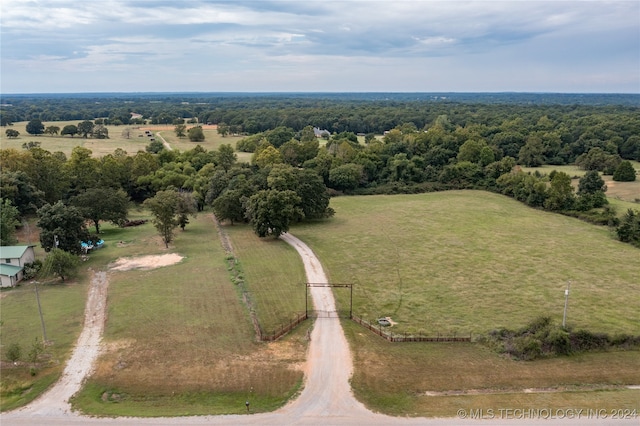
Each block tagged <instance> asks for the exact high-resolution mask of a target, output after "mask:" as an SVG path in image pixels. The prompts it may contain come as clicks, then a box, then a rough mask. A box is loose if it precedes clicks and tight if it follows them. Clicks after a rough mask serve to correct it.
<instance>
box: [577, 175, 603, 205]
mask: <svg viewBox="0 0 640 426" xmlns="http://www.w3.org/2000/svg"><path fill="white" fill-rule="evenodd" d="M606 190H607V186H606V185H605V184H604V180H603V179H602V178H601V177H600V174H599V173H598V172H597V171H595V170H589V171H588V172H587V173H585V175H584V176H583V177H582V178H580V182H579V183H578V208H579V209H580V210H583V211H587V210H591V209H594V208H600V207H602V206H604V205H605V204H607V203H608V201H607V197H606V196H605V195H604V193H605V191H606Z"/></svg>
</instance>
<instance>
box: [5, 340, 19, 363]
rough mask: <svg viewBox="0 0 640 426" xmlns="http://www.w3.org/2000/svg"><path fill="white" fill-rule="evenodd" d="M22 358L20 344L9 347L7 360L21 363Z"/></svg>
mask: <svg viewBox="0 0 640 426" xmlns="http://www.w3.org/2000/svg"><path fill="white" fill-rule="evenodd" d="M21 357H22V348H21V347H20V344H18V343H15V342H14V343H11V344H9V346H7V359H8V360H9V361H11V362H16V361H19V360H20V358H21Z"/></svg>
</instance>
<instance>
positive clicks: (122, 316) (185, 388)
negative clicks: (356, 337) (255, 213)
mask: <svg viewBox="0 0 640 426" xmlns="http://www.w3.org/2000/svg"><path fill="white" fill-rule="evenodd" d="M144 226H150V224H149V225H144ZM247 232H250V230H247ZM274 244H280V245H282V244H284V243H281V242H274ZM131 245H132V246H133V245H135V246H137V247H138V249H139V250H142V252H141V253H139V254H163V253H178V254H180V255H181V256H183V257H184V258H183V259H182V261H181V262H180V263H178V264H176V265H173V266H165V267H161V268H158V269H152V270H146V271H145V270H132V271H126V272H116V271H112V272H110V273H109V279H110V287H109V308H108V309H109V313H108V321H107V324H106V330H105V335H104V339H103V342H104V345H105V348H106V351H105V353H104V354H103V355H102V356H101V358H100V360H99V362H98V367H97V369H96V373H95V374H94V376H93V377H92V378H91V379H89V381H88V385H87V386H86V387H85V388H84V389H83V391H82V392H81V393H80V394H79V395H78V396H77V397H76V398H75V399H74V402H73V404H74V406H75V407H77V408H79V409H81V410H82V411H84V412H87V413H90V414H96V415H131V416H159V415H167V416H173V415H178V416H179V415H193V414H224V413H227V414H230V413H242V412H243V410H245V407H244V401H245V400H247V399H250V400H251V401H252V403H251V407H252V410H253V411H254V412H259V411H270V410H273V409H275V408H277V407H278V406H280V405H282V404H283V403H284V402H286V401H287V400H288V399H289V398H290V397H291V395H292V394H293V393H294V392H296V391H297V389H298V388H299V386H300V384H301V382H302V372H301V371H299V370H297V369H294V368H292V365H294V364H296V363H299V362H302V361H303V360H304V356H305V351H306V349H305V348H306V344H307V342H306V340H305V333H306V330H307V329H308V327H309V326H310V323H306V324H303V326H302V327H301V328H299V329H298V330H296V332H294V333H293V334H291V335H290V336H288V337H287V338H286V339H283V340H282V341H279V342H276V343H274V344H264V343H257V342H256V341H255V332H254V329H253V326H252V324H251V321H250V318H249V314H248V310H247V308H246V307H245V306H244V304H243V303H242V302H241V295H240V292H239V290H238V288H236V286H235V285H234V284H233V283H232V282H231V280H230V271H229V270H228V267H227V263H226V259H225V256H226V254H225V252H224V250H223V248H222V245H221V243H220V240H219V237H218V234H217V232H216V228H215V226H214V223H213V219H212V216H211V214H210V213H203V214H200V215H198V217H197V218H195V219H192V220H191V223H190V224H189V225H187V227H186V231H184V232H182V231H179V230H178V231H177V233H176V238H175V241H174V243H173V244H172V246H171V248H170V250H168V251H167V250H165V249H164V248H163V246H162V244H161V242H160V240H159V237H156V236H155V234H154V233H153V232H146V231H145V233H144V234H141V238H140V239H139V240H137V242H136V241H132V242H131ZM126 247H127V243H126V241H125V247H124V248H126ZM276 253H278V252H277V250H276ZM283 253H285V252H284V251H283ZM273 257H274V258H283V259H287V256H286V255H281V254H276V255H274V256H273ZM291 258H292V256H291V255H288V261H291ZM240 259H241V262H242V261H243V259H242V256H240ZM276 261H281V260H280V259H276ZM247 270H248V271H249V272H248V273H247V281H248V282H249V283H251V284H253V283H252V282H251V280H252V278H251V277H252V276H253V272H251V271H252V268H247ZM293 279H294V277H291V280H293ZM282 284H287V283H286V277H283V279H282V280H281V282H280V283H273V284H272V288H274V287H276V286H278V285H282ZM275 291H279V290H277V287H276V290H275ZM255 293H256V294H257V297H259V296H260V295H261V294H262V292H260V291H256V292H255ZM278 308H279V307H278ZM265 309H266V308H265ZM272 310H276V308H274V309H272ZM159 407H161V408H159Z"/></svg>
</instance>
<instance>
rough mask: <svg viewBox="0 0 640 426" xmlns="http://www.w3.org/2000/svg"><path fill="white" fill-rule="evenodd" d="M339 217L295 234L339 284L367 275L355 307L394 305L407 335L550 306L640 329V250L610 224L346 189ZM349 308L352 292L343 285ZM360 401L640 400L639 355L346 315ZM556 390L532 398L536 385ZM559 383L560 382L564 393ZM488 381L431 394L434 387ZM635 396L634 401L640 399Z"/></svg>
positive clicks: (494, 203) (513, 318)
mask: <svg viewBox="0 0 640 426" xmlns="http://www.w3.org/2000/svg"><path fill="white" fill-rule="evenodd" d="M331 206H332V207H333V208H334V209H335V210H336V215H335V217H334V218H332V219H331V220H329V221H324V222H316V223H311V224H302V225H296V226H294V227H293V228H292V230H291V232H292V234H294V235H296V236H297V237H299V238H301V239H302V240H303V241H305V242H306V243H307V244H309V245H310V246H311V247H312V248H313V250H314V251H315V252H316V253H317V254H318V256H319V257H320V259H321V261H322V262H323V266H324V267H325V270H326V272H327V273H328V275H329V280H330V281H332V282H351V283H354V284H355V286H354V312H355V313H356V314H358V315H362V316H363V317H365V318H369V319H373V318H377V317H379V316H383V315H389V316H391V317H392V319H393V320H394V321H397V322H398V325H396V326H394V327H392V328H391V330H392V331H395V332H397V333H402V332H405V331H406V332H409V333H419V332H422V333H424V334H437V333H441V334H454V333H456V334H457V335H465V334H466V335H468V334H469V333H474V334H477V333H486V332H488V331H490V330H492V329H495V328H498V327H508V328H512V329H514V328H518V327H521V326H524V325H526V323H527V322H528V321H530V320H531V319H533V318H535V317H537V316H540V315H549V316H551V317H552V318H553V320H554V321H556V322H557V323H559V322H561V320H562V312H563V305H564V289H565V288H566V285H567V281H568V280H571V282H572V284H571V294H570V300H569V310H568V325H569V326H571V327H573V328H588V329H591V330H592V331H602V332H608V333H611V334H617V333H623V332H624V333H633V334H639V333H640V327H639V326H638V324H640V317H639V315H640V314H639V312H640V301H639V300H637V298H633V297H630V295H632V294H637V293H638V290H639V289H640V287H639V285H640V283H639V282H638V279H637V277H638V276H640V262H638V261H637V259H638V250H637V249H635V248H633V247H632V246H630V245H627V244H622V243H619V242H618V241H616V240H615V239H614V238H613V237H612V235H610V233H609V231H608V230H607V229H606V228H601V227H596V226H594V225H590V224H587V223H584V222H581V221H579V220H576V219H572V218H569V217H565V216H561V215H556V214H552V213H547V212H543V211H539V210H534V209H530V208H528V207H526V206H524V205H522V204H521V203H518V202H516V201H514V200H512V199H510V198H507V197H503V196H500V195H496V194H492V193H487V192H479V191H451V192H443V193H432V194H421V195H394V196H368V197H340V198H333V199H332V200H331ZM335 295H336V298H337V299H338V301H339V302H340V303H341V304H342V305H343V306H344V305H346V304H347V303H348V294H346V293H345V292H341V291H335ZM344 327H345V333H346V335H347V338H348V340H349V342H350V345H351V348H352V351H353V353H354V367H355V369H354V376H353V379H352V386H353V388H354V392H355V394H356V396H357V397H358V399H360V400H361V401H363V402H364V403H365V404H367V405H368V406H369V407H371V408H372V409H374V410H377V411H381V412H385V413H388V414H392V415H412V416H414V415H415V416H444V417H455V415H456V410H457V409H459V408H467V409H468V408H472V407H475V408H477V407H484V408H485V409H488V408H492V409H497V408H522V407H537V406H541V407H555V408H563V407H567V406H578V407H584V408H621V407H622V408H624V407H631V408H633V407H634V406H635V407H637V405H638V404H637V401H638V395H639V394H640V392H638V391H636V390H634V391H632V390H625V389H620V388H618V387H619V386H621V385H625V384H635V383H638V382H640V373H639V371H640V370H638V368H637V366H638V363H639V362H640V361H639V359H640V351H637V350H635V351H627V352H606V353H592V354H583V355H578V356H571V357H564V358H555V359H544V360H539V361H534V362H517V361H512V360H509V359H507V358H504V357H502V356H500V355H498V354H496V353H494V352H493V351H491V350H490V349H488V348H486V347H484V346H482V345H480V344H476V343H474V344H419V343H404V344H398V343H395V344H394V343H389V342H387V341H386V340H384V339H381V338H380V337H377V336H375V335H373V334H372V333H370V332H368V331H367V330H365V329H364V328H362V327H360V326H358V325H356V324H355V323H352V322H349V321H345V322H344ZM547 387H548V388H554V389H555V390H563V391H562V392H554V393H535V394H524V393H522V390H523V389H526V388H547ZM558 388H559V389H558ZM456 390H458V391H468V390H480V391H481V394H479V395H451V396H427V395H426V392H427V391H456ZM634 404H635V405H634Z"/></svg>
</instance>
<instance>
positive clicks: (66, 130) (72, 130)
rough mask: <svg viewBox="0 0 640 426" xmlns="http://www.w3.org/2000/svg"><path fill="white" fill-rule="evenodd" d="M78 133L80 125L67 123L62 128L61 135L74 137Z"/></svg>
mask: <svg viewBox="0 0 640 426" xmlns="http://www.w3.org/2000/svg"><path fill="white" fill-rule="evenodd" d="M77 134H78V126H76V125H75V124H67V125H66V126H64V127H63V128H62V131H61V132H60V136H64V135H70V136H71V137H74V136H75V135H77Z"/></svg>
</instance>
